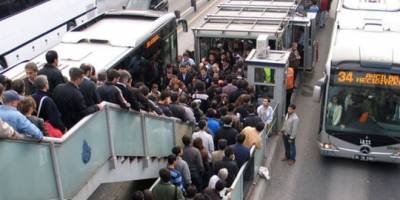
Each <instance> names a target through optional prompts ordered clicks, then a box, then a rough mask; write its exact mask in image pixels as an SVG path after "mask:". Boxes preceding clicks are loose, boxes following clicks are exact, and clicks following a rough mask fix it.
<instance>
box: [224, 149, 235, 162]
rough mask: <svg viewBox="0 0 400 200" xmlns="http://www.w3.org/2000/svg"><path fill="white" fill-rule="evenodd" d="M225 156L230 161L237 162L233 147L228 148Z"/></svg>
mask: <svg viewBox="0 0 400 200" xmlns="http://www.w3.org/2000/svg"><path fill="white" fill-rule="evenodd" d="M224 155H225V157H226V158H228V159H229V160H235V154H234V152H233V149H232V148H231V147H228V148H226V149H225V151H224Z"/></svg>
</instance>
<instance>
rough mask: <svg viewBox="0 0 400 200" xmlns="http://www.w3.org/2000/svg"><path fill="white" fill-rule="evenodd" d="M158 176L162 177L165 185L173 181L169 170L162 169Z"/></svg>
mask: <svg viewBox="0 0 400 200" xmlns="http://www.w3.org/2000/svg"><path fill="white" fill-rule="evenodd" d="M158 174H159V175H160V179H161V181H162V182H164V183H168V182H169V181H170V180H171V174H170V172H169V169H167V168H162V169H160V171H159V173H158Z"/></svg>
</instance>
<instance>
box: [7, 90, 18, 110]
mask: <svg viewBox="0 0 400 200" xmlns="http://www.w3.org/2000/svg"><path fill="white" fill-rule="evenodd" d="M22 99H23V97H22V96H20V95H19V94H18V93H17V92H16V91H15V90H7V91H5V92H4V93H3V103H4V104H5V105H9V106H12V107H15V108H16V107H17V106H18V103H19V102H20V101H21V100H22Z"/></svg>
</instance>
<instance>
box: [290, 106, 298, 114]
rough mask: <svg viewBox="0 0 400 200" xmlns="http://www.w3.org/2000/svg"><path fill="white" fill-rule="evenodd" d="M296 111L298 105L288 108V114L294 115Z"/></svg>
mask: <svg viewBox="0 0 400 200" xmlns="http://www.w3.org/2000/svg"><path fill="white" fill-rule="evenodd" d="M295 110H296V105H294V104H290V105H289V107H288V113H289V114H292V113H294V111H295Z"/></svg>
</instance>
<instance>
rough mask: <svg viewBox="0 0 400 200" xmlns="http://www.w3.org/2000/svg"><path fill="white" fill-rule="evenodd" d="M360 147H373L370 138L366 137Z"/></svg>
mask: <svg viewBox="0 0 400 200" xmlns="http://www.w3.org/2000/svg"><path fill="white" fill-rule="evenodd" d="M360 145H367V146H371V145H372V142H371V140H370V139H369V138H368V136H366V137H365V139H360Z"/></svg>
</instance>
